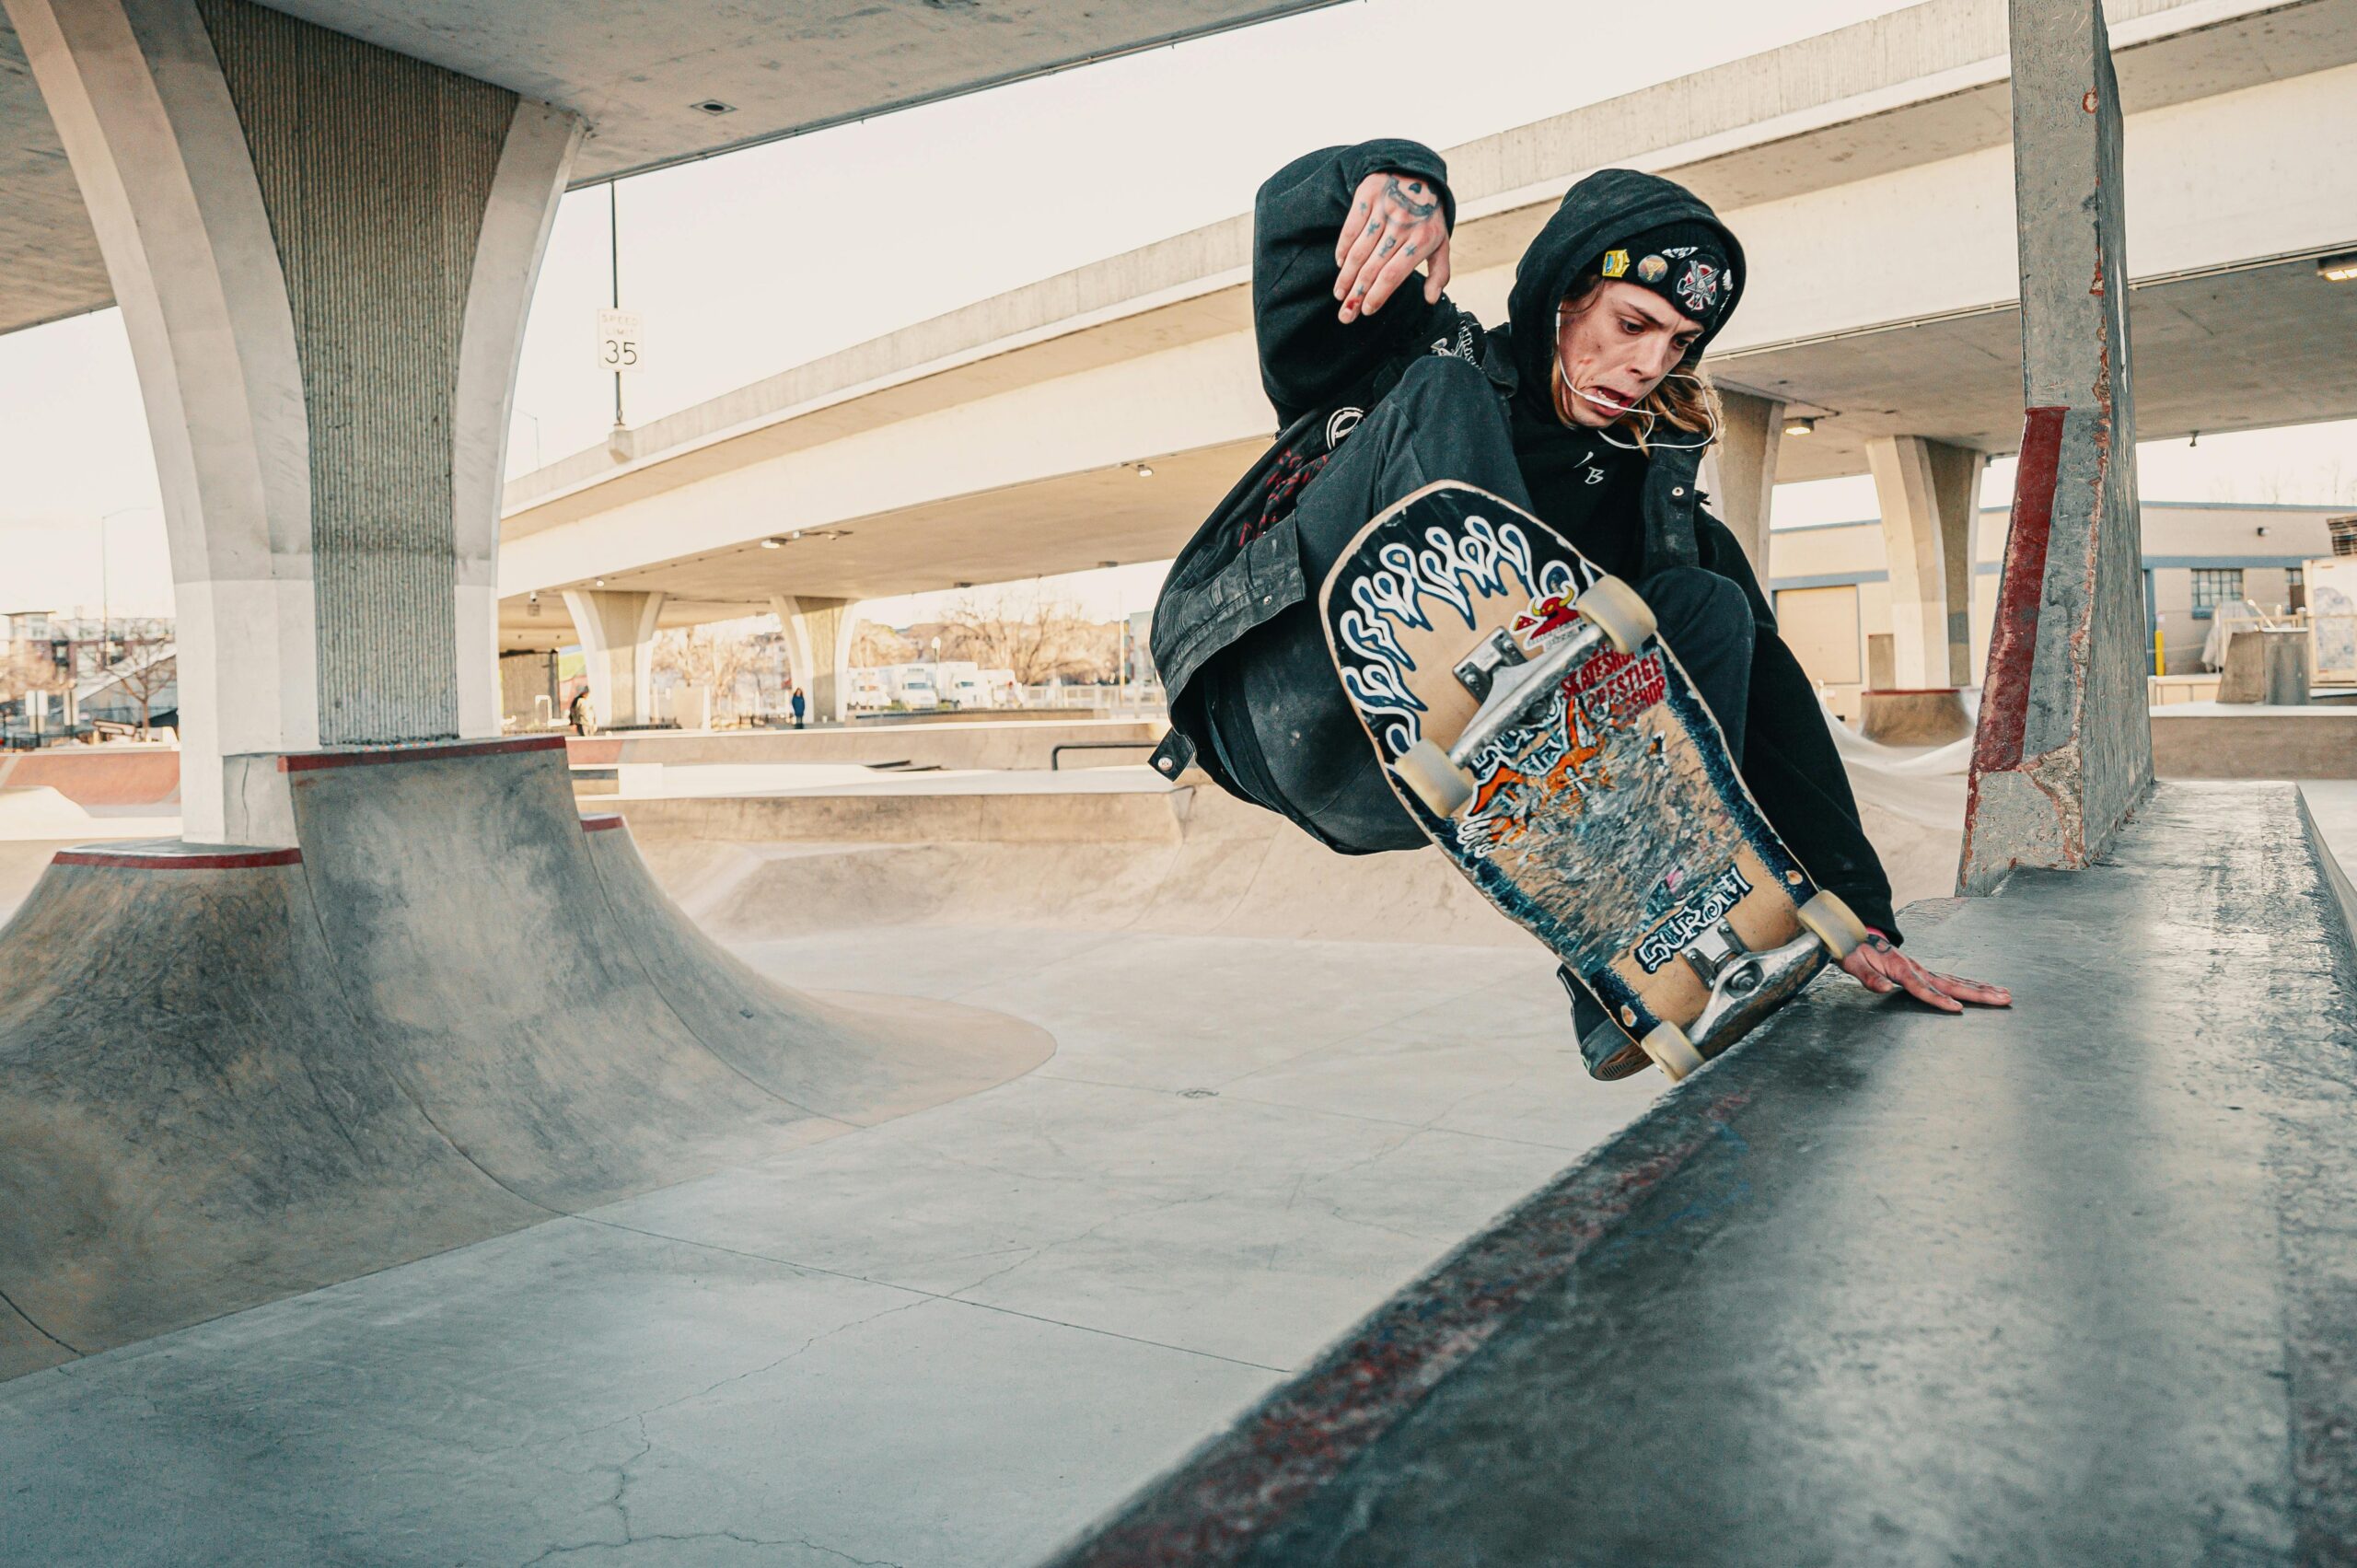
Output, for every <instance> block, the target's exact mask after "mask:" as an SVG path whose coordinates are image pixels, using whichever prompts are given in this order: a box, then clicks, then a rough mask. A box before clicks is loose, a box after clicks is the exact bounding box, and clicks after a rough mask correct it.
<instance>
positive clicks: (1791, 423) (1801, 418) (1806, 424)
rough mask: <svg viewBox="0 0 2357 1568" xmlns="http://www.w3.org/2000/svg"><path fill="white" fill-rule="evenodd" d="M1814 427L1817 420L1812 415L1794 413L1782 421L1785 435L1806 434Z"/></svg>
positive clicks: (1814, 428) (1815, 427)
mask: <svg viewBox="0 0 2357 1568" xmlns="http://www.w3.org/2000/svg"><path fill="white" fill-rule="evenodd" d="M1816 429H1817V420H1816V417H1815V416H1814V415H1808V414H1796V415H1794V417H1793V418H1791V419H1788V420H1786V421H1784V434H1785V435H1787V436H1807V435H1809V434H1811V433H1813V432H1814V431H1815V430H1816Z"/></svg>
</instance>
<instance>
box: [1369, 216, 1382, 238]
mask: <svg viewBox="0 0 2357 1568" xmlns="http://www.w3.org/2000/svg"><path fill="white" fill-rule="evenodd" d="M1382 226H1383V220H1382V219H1380V218H1377V219H1376V221H1375V222H1373V223H1370V224H1368V225H1367V226H1366V231H1367V232H1368V233H1369V234H1373V233H1375V232H1376V230H1377V229H1379V228H1381V227H1382Z"/></svg>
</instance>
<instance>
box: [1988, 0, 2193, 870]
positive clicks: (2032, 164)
mask: <svg viewBox="0 0 2357 1568" xmlns="http://www.w3.org/2000/svg"><path fill="white" fill-rule="evenodd" d="M2012 35H2013V68H2014V81H2013V109H2014V206H2015V223H2016V226H2017V228H2018V233H2019V244H2020V252H2021V275H2022V384H2023V393H2024V401H2025V403H2026V412H2025V414H2024V419H2023V427H2022V442H2021V465H2020V472H2019V476H2018V477H2017V479H2016V480H2015V482H2014V515H2013V522H2012V527H2011V528H2010V530H2009V532H2008V535H2007V539H2006V544H2005V563H2004V570H2003V576H2002V577H2001V578H2000V587H1999V589H1998V599H1997V614H1996V621H1995V627H1994V631H1993V634H1992V636H1991V642H1990V647H1989V669H1988V675H1987V677H1986V679H1985V681H1984V690H1983V693H1982V698H1981V711H1980V732H1979V735H1978V737H1977V738H1976V740H1975V743H1974V749H1973V757H1972V774H1971V783H1970V788H1969V794H1968V798H1967V804H1966V808H1965V839H1964V857H1963V864H1962V865H1961V867H1960V868H1959V872H1958V883H1959V885H1960V886H1961V888H1962V889H1964V890H1965V891H1967V892H1985V891H1987V890H1988V889H1991V888H1993V887H1994V886H1996V884H1997V883H1998V882H2000V881H2001V880H2003V877H2005V875H2006V874H2007V873H2008V872H2009V871H2011V870H2012V869H2013V868H2014V867H2015V866H2020V865H2030V866H2046V867H2053V868H2058V869H2066V870H2075V869H2079V868H2081V867H2084V866H2086V865H2090V864H2092V863H2093V862H2094V861H2095V860H2096V858H2097V857H2099V856H2100V855H2101V854H2103V853H2104V850H2105V848H2106V847H2107V845H2108V844H2109V843H2110V842H2111V839H2112V836H2113V835H2114V834H2115V833H2116V832H2118V831H2119V825H2120V823H2121V821H2122V820H2124V819H2125V818H2126V817H2127V814H2128V813H2129V811H2130V810H2131V809H2132V808H2133V807H2135V805H2136V803H2137V802H2138V801H2139V800H2141V799H2142V798H2143V796H2144V793H2145V791H2146V790H2147V789H2149V788H2150V787H2151V785H2152V782H2153V735H2152V726H2151V723H2150V720H2149V718H2148V716H2147V714H2146V704H2145V694H2144V668H2145V664H2144V657H2145V656H2144V606H2143V595H2142V541H2141V540H2140V537H2139V527H2138V518H2137V509H2136V404H2135V398H2134V395H2133V383H2132V380H2131V355H2130V353H2129V341H2128V258H2127V255H2126V251H2125V247H2124V243H2123V239H2124V232H2125V219H2124V214H2123V211H2122V201H2123V197H2122V183H2121V173H2120V126H2119V82H2118V80H2117V78H2116V77H2115V76H2114V75H2113V72H2112V64H2111V48H2110V39H2109V35H2108V33H2107V30H2106V29H2105V26H2104V18H2103V9H2102V6H2100V4H2099V3H2098V0H2013V8H2012Z"/></svg>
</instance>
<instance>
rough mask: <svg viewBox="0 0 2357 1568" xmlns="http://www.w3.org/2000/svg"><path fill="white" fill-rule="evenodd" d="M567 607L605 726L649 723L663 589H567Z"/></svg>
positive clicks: (591, 696) (591, 694)
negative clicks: (657, 590) (623, 590)
mask: <svg viewBox="0 0 2357 1568" xmlns="http://www.w3.org/2000/svg"><path fill="white" fill-rule="evenodd" d="M564 608H565V609H566V610H570V611H572V612H573V625H574V629H575V631H577V632H579V633H581V652H582V655H583V656H584V658H585V659H586V662H587V664H588V666H589V705H590V706H591V707H593V708H595V709H597V710H598V723H599V724H601V725H624V724H648V723H651V722H653V720H654V717H655V660H654V652H655V620H656V616H658V615H660V614H662V613H663V596H662V595H661V594H659V593H621V592H618V591H615V590H613V589H610V588H568V589H566V590H565V595H564Z"/></svg>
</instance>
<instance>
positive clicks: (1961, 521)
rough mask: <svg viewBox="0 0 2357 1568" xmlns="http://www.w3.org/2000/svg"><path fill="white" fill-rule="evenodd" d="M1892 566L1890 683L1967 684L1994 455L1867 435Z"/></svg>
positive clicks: (1868, 459)
mask: <svg viewBox="0 0 2357 1568" xmlns="http://www.w3.org/2000/svg"><path fill="white" fill-rule="evenodd" d="M1866 463H1867V467H1868V468H1869V469H1870V470H1871V471H1872V472H1873V474H1874V480H1875V499H1876V500H1877V501H1878V502H1879V503H1880V506H1881V512H1882V538H1883V554H1884V559H1885V560H1887V562H1888V563H1889V565H1890V622H1891V651H1892V655H1893V664H1894V667H1895V668H1894V669H1893V673H1892V684H1893V685H1895V686H1898V687H1902V688H1907V689H1910V690H1924V689H1930V688H1938V687H1956V686H1963V685H1965V684H1967V683H1968V682H1969V681H1970V680H1971V679H1972V673H1971V662H1972V561H1973V531H1974V526H1975V522H1976V520H1977V519H1978V517H1979V516H1980V475H1981V470H1983V469H1985V468H1986V467H1987V466H1988V459H1987V458H1986V457H1985V456H1984V455H1983V454H1981V453H1980V452H1976V451H1973V450H1972V449H1971V448H1969V447H1954V446H1950V445H1948V444H1947V443H1945V442H1944V441H1928V440H1925V439H1924V438H1923V437H1922V436H1875V437H1872V438H1871V439H1869V440H1868V441H1867V442H1866Z"/></svg>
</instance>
